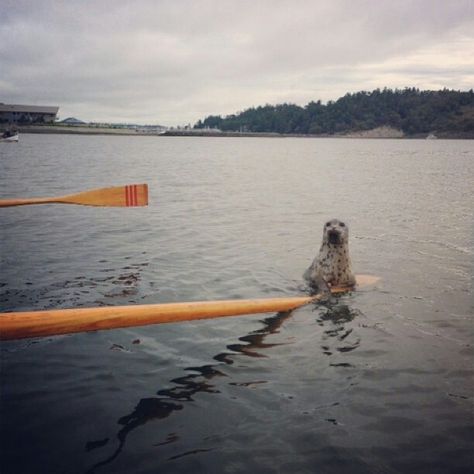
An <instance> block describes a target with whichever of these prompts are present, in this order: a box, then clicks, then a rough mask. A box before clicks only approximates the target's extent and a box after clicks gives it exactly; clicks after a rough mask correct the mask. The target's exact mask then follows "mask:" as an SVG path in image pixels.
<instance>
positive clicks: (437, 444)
mask: <svg viewBox="0 0 474 474" xmlns="http://www.w3.org/2000/svg"><path fill="white" fill-rule="evenodd" d="M142 182H146V183H148V185H149V187H150V204H149V206H148V207H145V208H93V207H84V206H74V205H42V206H24V207H12V208H3V209H0V225H1V231H0V233H1V235H0V236H1V254H0V256H1V274H0V310H1V311H2V312H7V311H13V310H15V311H22V310H40V309H50V308H71V307H91V306H101V305H128V304H130V305H132V304H145V303H165V302H180V301H192V300H216V299H230V298H239V299H240V298H262V297H281V296H296V295H304V294H306V293H307V292H308V289H307V288H306V287H305V284H304V281H303V280H302V273H303V272H304V270H305V269H306V268H307V266H308V265H309V264H310V263H311V261H312V259H313V258H314V256H315V254H316V253H317V251H318V249H319V245H320V242H321V237H322V229H323V225H324V223H325V222H326V220H328V219H330V218H332V217H337V218H340V219H343V220H345V221H346V223H348V225H349V227H350V249H351V257H352V261H353V266H354V270H355V272H356V273H360V274H372V275H377V276H379V277H381V282H380V283H379V284H378V285H376V286H374V287H368V288H361V289H360V290H357V291H354V292H352V293H350V294H346V295H343V296H340V297H337V298H334V299H333V300H332V301H329V302H327V303H325V304H317V305H310V306H307V307H304V308H300V309H298V310H295V311H293V312H292V313H279V314H276V313H273V314H267V315H249V316H241V317H235V318H223V319H214V320H207V321H194V322H186V323H178V324H165V325H154V326H146V327H138V328H130V329H120V330H112V331H99V332H91V333H83V334H75V335H66V336H56V337H47V338H42V339H27V340H21V341H9V342H3V343H1V346H0V355H1V369H0V370H1V372H0V380H1V401H0V416H1V418H0V425H1V429H0V430H1V439H0V442H1V444H0V472H1V473H2V474H12V473H19V474H23V473H27V474H29V473H48V474H53V473H58V474H59V473H61V474H63V473H67V474H69V473H71V474H76V473H97V474H102V473H104V474H105V473H114V474H115V473H134V474H141V473H160V474H163V473H173V474H175V473H193V474H194V473H206V474H208V473H216V474H221V473H248V472H254V473H257V474H265V473H269V474H270V473H308V474H309V473H311V474H312V473H326V474H333V473H334V474H341V473H343V474H344V473H350V474H358V473H384V474H385V473H386V474H392V473H403V474H411V473H439V474H451V473H459V474H460V473H468V472H472V469H473V468H474V462H473V452H474V451H473V450H474V429H473V428H474V419H473V394H474V377H473V376H474V348H473V344H474V340H473V335H474V331H473V329H474V325H473V294H472V278H473V252H474V249H473V247H474V246H473V235H474V221H473V208H474V142H473V141H455V140H452V141H447V140H364V139H352V140H351V139H306V138H300V139H298V138H281V139H280V138H194V137H189V138H176V137H120V136H112V137H110V136H73V135H68V136H66V135H22V136H21V137H20V142H19V143H18V144H6V143H0V185H1V186H0V197H1V198H7V197H29V196H56V195H62V194H69V193H73V192H79V191H83V190H87V189H91V188H99V187H104V186H112V185H122V184H131V183H142ZM0 317H1V315H0Z"/></svg>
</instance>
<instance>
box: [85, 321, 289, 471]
mask: <svg viewBox="0 0 474 474" xmlns="http://www.w3.org/2000/svg"><path fill="white" fill-rule="evenodd" d="M291 314H292V313H291V312H281V313H277V314H276V315H275V316H271V317H268V318H265V319H264V320H263V321H262V323H263V325H264V326H263V328H261V329H258V330H256V331H254V332H252V333H250V334H247V335H245V336H242V337H240V338H239V341H242V342H244V343H245V344H229V345H228V346H227V349H229V350H230V351H232V352H220V353H219V354H217V355H215V356H214V357H213V358H214V360H216V361H217V362H219V364H211V365H204V366H201V367H188V368H186V369H185V370H186V371H189V372H192V373H191V374H187V375H184V376H182V377H177V378H174V379H172V380H171V381H170V382H171V383H172V384H174V386H172V387H171V388H168V389H163V390H159V391H158V392H157V394H158V395H159V396H158V397H154V398H142V399H141V400H140V401H139V402H138V404H137V406H136V407H135V408H134V410H133V411H132V412H131V413H129V414H127V415H124V416H122V417H120V418H119V420H118V424H119V425H122V426H123V428H121V429H120V430H119V431H118V433H117V435H116V439H117V441H118V446H117V448H116V450H115V451H114V452H113V453H112V454H111V455H110V456H109V457H107V458H106V459H104V460H103V461H101V462H99V463H97V464H95V465H94V466H93V467H92V468H91V469H90V470H89V471H88V472H91V473H92V472H94V471H95V470H96V469H97V468H99V467H101V466H104V465H106V464H109V463H111V462H112V461H113V460H114V459H115V458H117V456H118V455H119V454H120V453H121V451H122V450H123V448H124V445H125V443H126V440H127V436H128V435H129V434H130V433H131V432H132V431H134V430H135V429H137V428H139V427H140V426H141V425H144V424H145V423H148V422H149V421H152V420H159V419H163V418H167V417H169V416H170V415H172V414H173V413H174V412H175V411H178V410H182V409H183V408H184V407H185V406H186V404H187V403H188V402H193V401H194V398H193V397H194V396H195V395H196V394H199V393H211V394H217V393H219V389H218V388H217V387H216V386H215V385H213V384H212V380H213V379H214V378H216V377H225V376H226V374H225V373H224V372H223V371H222V370H219V368H220V369H222V363H224V364H233V363H234V358H235V357H238V355H244V356H247V357H265V354H264V353H262V352H261V351H264V350H265V349H268V348H270V347H274V346H275V345H276V344H266V343H265V342H264V340H265V338H266V337H267V336H268V335H271V334H275V333H277V332H278V330H279V328H280V326H281V325H282V324H283V323H284V322H285V320H287V319H288V318H289V317H290V316H291ZM255 383H265V381H258V382H249V383H246V384H237V385H245V386H249V385H251V384H255ZM231 384H232V382H231ZM234 384H235V383H234ZM211 416H212V414H211ZM178 439H179V436H178V435H177V434H173V435H171V436H170V437H169V438H168V439H167V440H166V441H165V442H163V443H159V444H155V446H162V445H165V444H169V443H172V442H175V441H177V440H178ZM108 442H109V439H106V440H102V441H101V440H99V441H90V442H88V443H87V445H86V451H91V450H93V449H98V448H103V447H104V446H105V445H107V443H108ZM170 459H172V458H170Z"/></svg>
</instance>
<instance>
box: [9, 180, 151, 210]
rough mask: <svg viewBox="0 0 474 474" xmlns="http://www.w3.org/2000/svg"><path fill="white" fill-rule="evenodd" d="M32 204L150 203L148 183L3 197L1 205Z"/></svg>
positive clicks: (141, 204)
mask: <svg viewBox="0 0 474 474" xmlns="http://www.w3.org/2000/svg"><path fill="white" fill-rule="evenodd" d="M30 204H79V205H82V206H109V207H137V206H147V205H148V185H147V184H128V185H125V186H113V187H110V188H99V189H91V190H89V191H84V192H81V193H76V194H67V195H65V196H58V197H43V198H22V199H1V200H0V207H10V206H26V205H30Z"/></svg>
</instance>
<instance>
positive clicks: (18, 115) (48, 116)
mask: <svg viewBox="0 0 474 474" xmlns="http://www.w3.org/2000/svg"><path fill="white" fill-rule="evenodd" d="M58 111H59V107H50V106H43V105H16V104H3V103H0V123H20V124H21V123H25V124H27V123H52V122H54V121H55V120H56V116H57V114H58Z"/></svg>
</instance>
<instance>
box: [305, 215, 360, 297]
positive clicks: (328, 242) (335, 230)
mask: <svg viewBox="0 0 474 474" xmlns="http://www.w3.org/2000/svg"><path fill="white" fill-rule="evenodd" d="M303 277H304V278H305V280H307V281H308V283H309V285H310V286H311V287H312V288H313V289H315V290H319V291H324V292H327V291H329V287H331V286H332V287H335V286H340V287H351V286H354V285H355V283H356V279H355V276H354V274H353V273H352V268H351V259H350V257H349V228H348V227H347V225H346V224H345V223H344V222H342V221H340V220H339V219H332V220H330V221H328V222H326V224H325V225H324V229H323V242H322V244H321V248H320V249H319V254H318V255H317V256H316V258H315V259H314V260H313V263H312V264H311V265H310V266H309V268H308V269H307V270H306V271H305V272H304V275H303Z"/></svg>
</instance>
